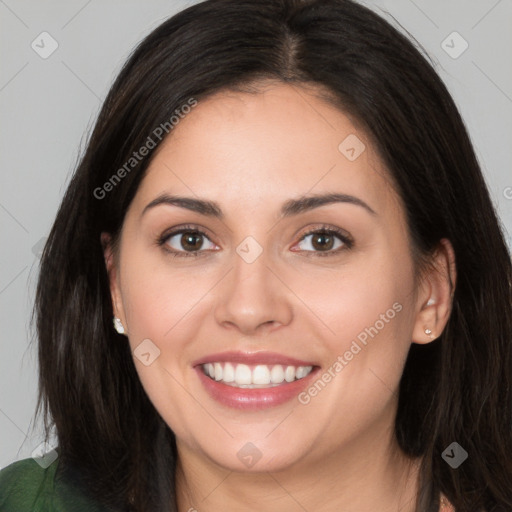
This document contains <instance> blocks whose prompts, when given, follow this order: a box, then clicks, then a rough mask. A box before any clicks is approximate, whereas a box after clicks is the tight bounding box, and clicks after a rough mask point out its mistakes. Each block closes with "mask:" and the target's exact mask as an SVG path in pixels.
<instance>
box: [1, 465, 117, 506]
mask: <svg viewBox="0 0 512 512" xmlns="http://www.w3.org/2000/svg"><path fill="white" fill-rule="evenodd" d="M58 465H59V459H57V460H56V461H55V462H53V463H52V464H51V465H50V466H49V467H48V468H46V469H43V468H42V467H41V466H40V465H39V464H38V463H37V462H36V461H35V460H34V459H32V458H30V459H24V460H21V461H18V462H14V463H13V464H11V465H10V466H7V467H6V468H4V469H3V470H2V471H0V512H107V509H106V508H105V507H103V506H101V505H98V504H97V503H96V502H94V501H93V500H91V499H90V498H88V497H87V496H86V495H85V494H84V493H83V491H82V490H81V489H80V486H79V485H78V483H76V482H73V481H71V480H70V479H69V478H65V477H63V476H60V473H58V472H57V468H58Z"/></svg>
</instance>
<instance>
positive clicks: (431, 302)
mask: <svg viewBox="0 0 512 512" xmlns="http://www.w3.org/2000/svg"><path fill="white" fill-rule="evenodd" d="M435 303H436V301H435V300H434V299H428V302H427V306H432V304H435Z"/></svg>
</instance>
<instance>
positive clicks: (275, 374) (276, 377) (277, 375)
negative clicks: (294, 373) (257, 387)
mask: <svg viewBox="0 0 512 512" xmlns="http://www.w3.org/2000/svg"><path fill="white" fill-rule="evenodd" d="M270 380H271V381H272V383H273V384H281V382H283V380H284V370H283V367H282V366H281V365H280V364H276V365H275V366H274V368H272V370H270Z"/></svg>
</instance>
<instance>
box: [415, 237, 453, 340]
mask: <svg viewBox="0 0 512 512" xmlns="http://www.w3.org/2000/svg"><path fill="white" fill-rule="evenodd" d="M432 258H433V261H432V264H431V265H429V267H428V269H426V270H425V271H424V273H423V275H422V277H421V284H420V287H419V292H418V294H417V304H416V311H417V312H416V319H415V324H414V329H413V336H412V341H413V343H419V344H425V343H429V342H431V341H433V340H435V339H436V338H438V337H439V336H440V335H441V333H442V332H443V330H444V328H445V327H446V324H447V323H448V319H449V318H450V313H451V310H452V303H453V294H454V291H455V283H456V278H457V271H456V266H455V252H454V250H453V247H452V244H451V243H450V241H449V240H448V239H446V238H443V239H442V240H441V241H440V242H439V246H438V247H437V249H436V251H435V252H434V254H433V256H432Z"/></svg>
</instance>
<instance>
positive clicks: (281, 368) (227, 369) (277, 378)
mask: <svg viewBox="0 0 512 512" xmlns="http://www.w3.org/2000/svg"><path fill="white" fill-rule="evenodd" d="M201 368H202V371H203V373H204V374H205V375H206V376H207V377H209V378H210V379H212V380H215V381H217V382H221V383H223V384H226V385H228V386H232V387H235V388H246V389H261V388H271V387H276V386H282V385H286V384H289V383H291V382H295V381H297V380H300V379H303V378H304V377H307V376H308V375H309V374H310V373H311V371H312V370H313V366H293V365H281V364H275V365H266V364H257V365H247V364H241V363H230V362H215V363H205V364H203V365H201Z"/></svg>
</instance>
